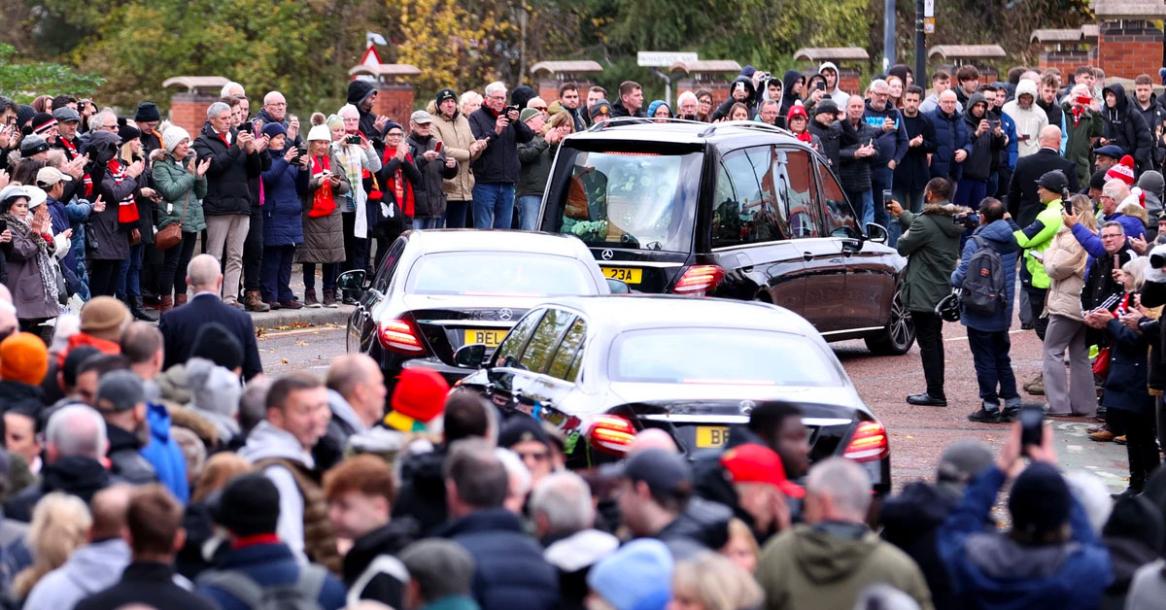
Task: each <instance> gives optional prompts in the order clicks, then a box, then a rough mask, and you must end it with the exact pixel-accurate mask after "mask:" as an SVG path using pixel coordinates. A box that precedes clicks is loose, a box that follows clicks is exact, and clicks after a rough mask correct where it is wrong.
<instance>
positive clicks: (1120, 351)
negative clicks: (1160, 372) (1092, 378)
mask: <svg viewBox="0 0 1166 610" xmlns="http://www.w3.org/2000/svg"><path fill="white" fill-rule="evenodd" d="M1105 329H1106V331H1107V332H1108V334H1109V374H1108V375H1106V377H1105V384H1104V386H1103V389H1102V393H1101V400H1099V401H1098V403H1099V404H1100V405H1101V406H1103V407H1105V408H1107V409H1115V410H1118V411H1127V412H1129V413H1133V414H1134V415H1139V416H1142V415H1146V414H1150V413H1153V409H1154V397H1153V396H1150V393H1149V391H1148V382H1149V364H1148V362H1147V357H1148V355H1149V348H1150V340H1149V338H1148V337H1146V336H1145V335H1143V334H1142V333H1140V332H1137V331H1133V330H1130V329H1129V328H1126V327H1125V325H1123V324H1122V323H1121V321H1120V320H1118V319H1117V318H1114V319H1112V320H1110V321H1109V324H1108V325H1107V326H1106V328H1105Z"/></svg>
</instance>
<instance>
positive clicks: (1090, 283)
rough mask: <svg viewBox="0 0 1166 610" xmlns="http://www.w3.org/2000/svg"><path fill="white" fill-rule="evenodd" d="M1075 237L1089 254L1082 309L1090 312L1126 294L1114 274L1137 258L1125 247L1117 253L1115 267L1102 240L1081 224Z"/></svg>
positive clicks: (1074, 234)
mask: <svg viewBox="0 0 1166 610" xmlns="http://www.w3.org/2000/svg"><path fill="white" fill-rule="evenodd" d="M1073 237H1074V238H1076V240H1077V242H1078V243H1079V244H1081V247H1082V248H1083V249H1084V250H1085V252H1086V253H1087V254H1089V258H1088V260H1087V262H1086V264H1085V288H1084V289H1083V290H1082V291H1081V307H1082V308H1084V310H1085V311H1089V310H1091V309H1094V308H1096V307H1099V306H1101V304H1102V303H1103V302H1104V301H1105V300H1106V299H1108V298H1109V297H1110V296H1113V295H1120V294H1122V293H1124V292H1125V288H1124V287H1123V286H1122V285H1121V283H1119V282H1118V281H1117V280H1115V279H1113V272H1114V270H1115V269H1120V268H1121V266H1122V265H1124V264H1126V263H1128V262H1129V261H1130V259H1132V258H1133V257H1134V256H1135V253H1134V251H1133V250H1132V249H1131V248H1130V247H1129V246H1128V245H1123V246H1122V248H1121V250H1119V251H1118V252H1117V258H1118V263H1117V264H1116V265H1115V264H1114V262H1113V255H1111V254H1108V253H1107V252H1106V251H1105V246H1102V245H1101V239H1100V238H1099V237H1098V236H1097V235H1096V234H1094V233H1091V232H1090V231H1089V229H1087V228H1085V227H1084V226H1082V225H1080V224H1077V225H1074V226H1073Z"/></svg>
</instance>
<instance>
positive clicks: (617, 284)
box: [607, 278, 632, 294]
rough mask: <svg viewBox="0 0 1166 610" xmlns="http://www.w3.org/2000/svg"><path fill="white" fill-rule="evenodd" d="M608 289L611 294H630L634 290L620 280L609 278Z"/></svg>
mask: <svg viewBox="0 0 1166 610" xmlns="http://www.w3.org/2000/svg"><path fill="white" fill-rule="evenodd" d="M607 287H608V288H609V289H610V290H611V294H630V293H631V291H632V289H631V288H628V285H627V284H626V283H624V282H621V281H620V280H613V279H610V278H608V280H607Z"/></svg>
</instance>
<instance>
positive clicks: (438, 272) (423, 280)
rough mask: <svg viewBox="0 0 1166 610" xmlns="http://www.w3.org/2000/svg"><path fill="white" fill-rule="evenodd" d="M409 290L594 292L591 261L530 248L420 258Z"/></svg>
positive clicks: (544, 294)
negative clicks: (533, 251) (530, 249)
mask: <svg viewBox="0 0 1166 610" xmlns="http://www.w3.org/2000/svg"><path fill="white" fill-rule="evenodd" d="M405 292H406V293H408V294H430V295H515V296H533V297H553V296H567V295H580V294H582V295H586V294H596V293H597V292H598V289H597V288H596V284H595V279H594V278H593V276H592V275H591V271H590V269H589V268H588V266H587V262H584V261H580V260H577V259H574V258H570V257H567V256H555V255H549V254H541V253H527V252H482V251H466V252H439V253H434V254H427V255H425V256H422V257H421V258H419V259H417V262H415V263H413V267H412V269H410V271H409V279H408V281H407V282H406V285H405Z"/></svg>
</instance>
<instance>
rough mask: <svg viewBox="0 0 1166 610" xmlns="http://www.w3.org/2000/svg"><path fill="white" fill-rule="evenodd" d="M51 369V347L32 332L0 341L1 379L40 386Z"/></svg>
mask: <svg viewBox="0 0 1166 610" xmlns="http://www.w3.org/2000/svg"><path fill="white" fill-rule="evenodd" d="M48 371H49V349H48V347H46V346H45V343H44V341H41V340H40V337H37V336H36V335H34V334H32V333H16V334H14V335H11V336H9V337H8V338H7V339H5V340H4V341H0V379H3V380H4V381H16V382H19V383H23V384H25V385H33V386H39V385H40V382H41V381H42V380H43V379H44V378H45V373H47V372H48Z"/></svg>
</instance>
